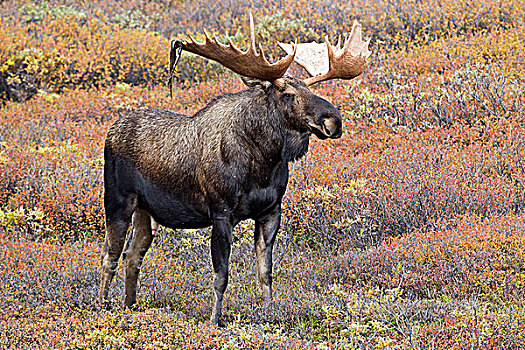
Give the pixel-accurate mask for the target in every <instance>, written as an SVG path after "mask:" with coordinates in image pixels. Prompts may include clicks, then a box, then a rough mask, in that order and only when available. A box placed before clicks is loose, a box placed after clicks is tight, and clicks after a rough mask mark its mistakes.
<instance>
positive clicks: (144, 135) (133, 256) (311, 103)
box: [99, 14, 370, 324]
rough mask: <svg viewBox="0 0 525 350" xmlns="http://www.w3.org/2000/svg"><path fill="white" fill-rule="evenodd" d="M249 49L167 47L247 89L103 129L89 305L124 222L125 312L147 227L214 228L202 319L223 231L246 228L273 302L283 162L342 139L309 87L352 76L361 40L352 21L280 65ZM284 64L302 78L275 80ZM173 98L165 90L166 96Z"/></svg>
mask: <svg viewBox="0 0 525 350" xmlns="http://www.w3.org/2000/svg"><path fill="white" fill-rule="evenodd" d="M250 32H251V42H250V45H249V48H248V49H247V51H245V52H243V51H241V50H239V49H238V48H237V47H236V46H235V45H234V44H233V43H232V42H231V40H229V39H228V41H229V43H228V44H222V43H220V42H219V41H218V40H217V38H216V37H214V38H211V37H210V35H209V34H208V32H207V31H206V30H204V33H205V40H204V42H202V43H201V42H198V41H196V40H195V39H194V38H193V37H191V36H190V37H189V40H187V41H186V40H179V41H173V42H172V46H171V51H170V57H171V59H170V72H171V71H172V69H173V66H174V64H176V62H174V57H175V56H177V55H176V54H173V53H174V52H175V53H177V50H178V54H179V56H177V60H178V58H179V57H180V50H186V51H189V52H192V53H194V54H197V55H200V56H202V57H205V58H208V59H212V60H215V61H217V62H219V63H220V64H222V65H223V66H225V67H227V68H229V69H231V70H233V71H234V72H236V73H238V74H240V75H241V76H243V81H244V82H245V84H246V85H247V86H248V89H247V90H244V91H241V92H237V93H227V94H224V95H222V96H219V97H216V98H214V99H213V100H212V101H211V102H210V103H209V104H208V105H207V106H206V107H204V108H203V109H202V110H200V111H198V112H197V113H196V114H195V115H193V116H186V115H182V114H177V113H174V112H172V111H169V110H159V109H139V110H134V111H132V112H129V113H127V114H125V115H122V116H121V117H120V118H119V119H118V120H117V121H116V122H115V123H114V124H113V125H112V127H111V128H110V130H109V132H108V134H107V138H106V142H105V147H104V160H105V164H104V189H105V193H104V208H105V213H106V237H105V242H104V247H103V250H102V257H101V258H102V259H101V260H102V277H101V283H100V294H99V301H100V302H101V303H107V297H108V291H109V288H110V284H111V280H112V278H113V276H114V274H115V270H116V267H117V265H118V260H119V257H120V256H121V253H122V250H123V247H124V243H125V240H126V233H127V230H128V227H129V225H130V222H131V220H132V216H133V225H134V230H133V231H134V234H133V237H132V238H131V239H130V242H129V248H128V249H127V252H126V273H125V294H126V296H125V302H124V303H125V306H126V307H131V306H133V305H134V304H135V302H136V293H137V292H136V290H137V278H138V274H139V269H140V266H141V263H142V260H143V258H144V255H145V254H146V252H147V250H148V248H149V247H150V245H151V242H152V240H153V235H152V232H151V222H152V221H151V219H152V218H153V219H154V220H155V221H156V222H158V223H159V224H161V225H163V226H166V227H170V228H193V229H195V228H203V227H207V226H210V225H212V226H213V228H212V232H211V258H212V264H213V270H214V274H215V275H214V281H213V291H214V293H213V308H212V314H211V322H212V323H214V324H218V323H219V322H220V320H221V308H222V300H223V295H224V291H225V289H226V286H227V283H228V264H229V256H230V250H231V236H232V230H233V228H234V227H235V226H236V225H237V224H238V223H239V222H240V221H241V220H245V219H248V218H251V219H253V220H254V221H255V234H254V241H255V253H256V257H257V262H258V263H257V265H258V276H259V282H260V286H261V289H262V293H263V296H264V297H265V298H266V299H271V298H272V248H273V244H274V241H275V237H276V233H277V231H278V228H279V225H280V220H281V201H282V198H283V195H284V193H285V190H286V186H287V182H288V163H289V162H291V161H294V160H296V159H299V158H300V157H302V156H303V155H304V154H305V153H306V152H307V150H308V143H309V137H310V135H312V134H314V135H315V136H317V137H318V138H319V139H327V138H331V139H336V138H339V137H341V134H342V121H341V115H340V113H339V111H338V110H337V108H335V107H334V106H333V105H332V104H331V103H329V102H328V101H326V100H325V99H323V98H321V97H319V96H316V95H315V94H313V93H312V92H311V91H310V90H309V89H308V86H310V85H312V84H314V83H318V82H321V81H325V80H329V79H335V78H342V79H352V78H354V77H357V76H359V75H360V74H361V73H362V72H363V71H364V69H365V68H366V65H367V61H366V60H367V58H368V56H369V55H370V51H368V44H369V41H367V42H365V41H363V40H362V38H361V26H360V25H359V24H358V23H357V22H355V23H354V25H353V28H352V31H351V33H350V35H349V36H348V37H347V38H346V39H345V42H344V44H343V45H342V47H341V46H340V44H339V43H338V44H337V45H335V46H332V45H331V44H330V43H329V42H328V40H326V45H324V44H317V43H307V44H288V45H285V44H281V47H282V48H283V49H284V50H285V51H286V52H287V56H285V57H284V58H282V59H280V60H279V61H277V62H275V63H273V64H270V63H269V62H268V61H267V59H266V58H265V55H264V52H263V50H262V47H261V46H260V45H259V46H258V49H257V48H256V45H255V35H254V26H253V18H252V16H251V14H250ZM293 61H296V62H297V63H298V64H300V65H301V66H303V67H304V68H305V69H306V70H307V72H308V73H309V74H310V77H309V78H307V79H305V80H299V79H297V78H294V77H292V76H288V75H285V73H286V71H287V69H288V68H289V66H290V65H291V63H292V62H293ZM170 90H171V87H170Z"/></svg>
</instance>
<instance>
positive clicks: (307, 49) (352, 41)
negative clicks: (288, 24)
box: [279, 21, 371, 86]
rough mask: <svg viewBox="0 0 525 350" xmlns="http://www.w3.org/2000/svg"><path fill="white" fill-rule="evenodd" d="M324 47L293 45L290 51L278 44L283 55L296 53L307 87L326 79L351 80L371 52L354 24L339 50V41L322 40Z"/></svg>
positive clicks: (286, 45)
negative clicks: (306, 76) (305, 72)
mask: <svg viewBox="0 0 525 350" xmlns="http://www.w3.org/2000/svg"><path fill="white" fill-rule="evenodd" d="M325 40H326V46H324V45H323V44H318V43H316V42H312V43H306V44H297V45H294V46H296V48H292V45H290V44H283V43H279V45H280V46H281V48H282V49H283V50H285V51H286V52H287V53H290V52H291V51H292V50H293V51H294V52H296V54H295V55H294V60H295V62H297V63H298V64H299V65H301V66H303V67H304V68H305V69H306V71H307V72H308V73H309V74H310V75H311V77H310V78H307V79H305V80H304V83H305V84H306V85H307V86H310V85H313V84H315V83H318V82H321V81H325V80H329V79H336V78H339V79H353V78H355V77H357V76H359V75H361V73H363V71H364V70H365V68H366V66H367V62H366V59H367V58H368V57H369V56H370V54H371V52H370V51H369V50H368V44H369V43H370V40H368V41H363V39H362V37H361V25H360V24H359V23H357V21H354V24H353V26H352V31H351V32H350V35H349V36H348V37H347V38H346V39H345V42H344V45H343V47H342V48H341V47H340V42H338V43H337V45H336V46H332V45H331V44H330V42H329V41H328V37H326V38H325Z"/></svg>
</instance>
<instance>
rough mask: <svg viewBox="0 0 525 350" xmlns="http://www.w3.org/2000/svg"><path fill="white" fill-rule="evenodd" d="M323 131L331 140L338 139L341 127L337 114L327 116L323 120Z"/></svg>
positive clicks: (341, 132) (339, 117)
mask: <svg viewBox="0 0 525 350" xmlns="http://www.w3.org/2000/svg"><path fill="white" fill-rule="evenodd" d="M323 129H324V130H323V131H324V133H325V134H326V136H328V137H329V138H331V139H338V138H340V137H341V135H342V134H343V127H342V122H341V116H340V115H339V113H337V114H336V115H328V116H326V117H325V118H324V120H323Z"/></svg>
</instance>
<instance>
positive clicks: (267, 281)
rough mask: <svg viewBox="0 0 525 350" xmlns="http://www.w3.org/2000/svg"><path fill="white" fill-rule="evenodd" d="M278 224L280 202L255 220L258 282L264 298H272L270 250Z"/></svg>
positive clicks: (279, 219)
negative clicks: (269, 211)
mask: <svg viewBox="0 0 525 350" xmlns="http://www.w3.org/2000/svg"><path fill="white" fill-rule="evenodd" d="M280 224H281V205H280V204H278V205H277V206H276V207H275V208H274V210H272V212H271V213H270V214H268V215H266V216H263V217H261V218H259V219H257V220H255V254H256V256H257V266H258V272H259V283H260V286H261V289H262V292H263V296H264V298H265V299H266V300H271V299H272V250H273V243H274V242H275V237H276V236H277V231H278V230H279V225H280Z"/></svg>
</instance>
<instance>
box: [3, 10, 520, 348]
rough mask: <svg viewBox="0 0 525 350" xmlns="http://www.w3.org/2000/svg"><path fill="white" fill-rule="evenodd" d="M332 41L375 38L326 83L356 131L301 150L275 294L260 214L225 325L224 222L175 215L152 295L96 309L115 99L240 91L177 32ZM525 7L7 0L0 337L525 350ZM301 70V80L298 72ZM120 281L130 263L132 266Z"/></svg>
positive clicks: (238, 240)
mask: <svg viewBox="0 0 525 350" xmlns="http://www.w3.org/2000/svg"><path fill="white" fill-rule="evenodd" d="M250 10H251V11H252V12H253V13H254V17H255V18H256V33H257V36H258V39H257V40H258V41H260V42H262V43H263V45H264V46H265V48H268V52H269V53H270V58H271V59H276V58H277V57H279V56H281V55H282V54H283V53H282V52H280V51H279V49H278V47H277V46H276V44H275V40H279V41H285V42H289V41H292V40H295V39H297V40H298V41H302V42H306V41H311V40H317V41H321V40H323V38H324V36H325V35H329V36H330V37H331V38H335V37H336V35H339V34H343V33H345V32H347V31H348V30H349V29H350V28H351V25H352V22H353V20H354V19H358V20H359V21H360V22H361V23H362V25H363V30H364V36H365V39H366V38H371V51H372V52H373V54H372V56H371V58H370V63H369V67H368V70H367V71H366V72H365V73H364V74H363V76H361V77H359V78H357V79H355V80H353V81H333V82H327V83H323V84H319V85H318V86H315V87H314V88H313V89H314V90H315V92H316V93H317V94H319V95H321V96H323V97H325V98H327V99H329V100H330V101H331V102H332V103H333V104H334V105H336V106H338V107H339V109H340V110H341V112H342V115H343V120H344V128H345V133H344V134H343V137H342V138H341V139H340V140H336V141H329V142H327V141H318V140H314V139H312V143H311V149H310V151H309V153H308V155H307V156H306V157H304V158H303V159H301V160H299V161H297V162H295V163H293V164H291V166H290V173H291V176H290V182H289V187H288V191H287V194H286V197H285V200H284V214H283V223H282V230H281V231H280V234H279V238H278V243H277V244H276V248H275V255H276V263H275V266H274V275H275V300H274V301H272V302H271V303H269V304H265V303H264V302H263V301H262V299H261V296H260V291H259V289H258V286H257V283H256V268H255V257H254V254H253V244H252V236H253V232H252V231H253V222H251V221H246V222H243V223H241V224H240V225H239V227H238V228H237V229H236V231H235V233H234V235H235V239H234V244H233V245H234V247H233V252H232V258H231V259H232V261H231V264H232V266H231V283H230V287H229V289H228V291H227V293H226V300H225V311H226V315H225V317H226V319H227V321H228V323H229V326H228V327H227V328H226V329H217V328H215V327H213V326H210V325H209V324H208V323H207V322H206V320H207V318H208V315H209V313H210V305H211V304H210V298H211V289H210V284H211V278H212V272H211V267H210V258H209V244H210V239H209V231H208V230H175V231H174V230H171V229H167V228H163V229H161V230H160V232H159V235H158V236H157V237H156V238H155V241H154V244H153V247H152V250H151V251H150V252H149V253H148V255H146V259H145V266H144V268H143V270H142V272H141V273H142V275H141V281H140V285H141V287H140V289H139V309H138V311H135V312H129V311H126V310H122V309H121V308H120V307H119V306H118V304H119V303H118V301H119V300H120V298H121V296H122V294H123V293H122V291H123V281H122V278H117V281H116V282H115V283H116V285H117V287H116V288H113V298H114V299H115V302H114V304H115V307H114V309H113V310H112V311H108V312H106V311H101V310H99V309H98V308H97V306H96V305H95V304H94V299H95V297H96V294H97V288H98V278H99V275H98V274H99V252H100V247H101V244H102V238H103V235H104V209H103V203H102V199H103V172H102V167H103V162H104V160H103V157H102V149H103V143H104V137H105V133H106V131H107V130H108V127H109V126H110V125H111V123H112V121H113V120H114V119H115V118H116V117H118V115H119V114H120V113H123V112H125V111H126V110H129V109H133V108H143V107H153V108H166V109H171V110H174V111H177V112H180V113H185V114H192V113H195V112H196V111H198V110H199V109H200V108H202V107H204V106H205V105H206V103H207V102H209V101H210V100H211V99H212V98H213V97H215V96H217V95H220V94H222V93H226V92H232V91H240V90H242V89H243V88H244V85H243V84H242V82H241V81H240V79H239V78H238V77H237V76H236V75H234V74H233V73H231V72H229V71H226V70H224V69H223V68H221V67H220V66H218V65H217V64H215V63H213V62H208V61H206V60H204V59H201V58H196V57H194V56H191V55H189V54H188V55H184V56H183V57H182V60H181V62H180V64H179V66H178V68H177V69H178V71H177V80H178V81H177V84H176V85H175V89H174V96H173V99H170V98H169V95H168V91H167V89H166V87H165V83H166V79H167V61H168V51H169V42H170V40H171V39H174V38H180V37H182V36H183V35H184V34H193V35H194V36H195V37H197V38H202V35H203V34H202V27H203V26H205V27H206V28H207V29H209V31H210V32H212V33H213V34H217V35H218V36H219V37H220V38H225V36H226V34H228V35H229V36H231V37H232V40H233V41H234V42H236V43H237V44H239V45H240V46H244V45H245V44H246V39H247V38H246V37H245V33H246V32H247V30H246V29H247V23H246V18H247V13H248V11H250ZM524 18H525V2H524V1H523V0H505V1H452V0H443V1H430V0H423V1H383V0H373V1H361V0H358V1H353V2H344V1H295V2H290V1H288V2H281V1H260V2H256V3H253V2H252V1H247V0H235V1H230V2H216V1H207V0H206V1H150V2H144V1H137V0H126V1H119V2H112V1H105V0H100V1H92V2H85V1H58V0H57V1H47V2H40V1H4V2H2V3H1V4H0V247H1V248H0V310H1V311H0V348H12V349H34V348H42V349H48V348H81V349H102V348H104V349H117V348H141V349H148V348H150V349H159V348H166V349H171V348H181V349H206V348H207V349H214V348H224V349H261V348H267V349H278V348H282V349H294V348H296V349H310V348H311V349H326V348H334V349H346V348H348V349H352V348H360V349H368V348H398V349H405V348H411V349H426V348H433V349H467V348H468V349H472V348H476V349H481V348H483V349H501V348H508V349H518V348H520V347H521V346H522V345H523V344H524V343H525V336H524V335H523V334H525V323H524V322H523V320H524V319H525V308H524V306H523V300H524V298H525V212H524V210H525V161H524V159H525V141H524V140H525V126H524V125H525V120H524V116H525V92H524V91H525V74H524V72H525V61H524V60H523V52H524V51H525V21H524ZM292 73H293V74H294V75H298V76H304V74H305V73H304V72H303V71H301V69H299V68H298V67H293V68H292ZM119 271H120V274H121V275H122V270H119Z"/></svg>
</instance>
